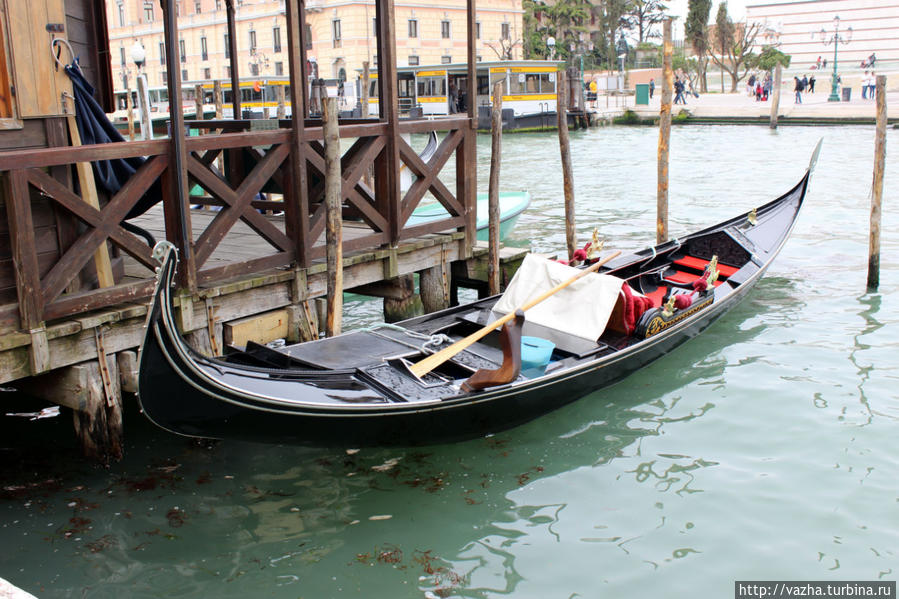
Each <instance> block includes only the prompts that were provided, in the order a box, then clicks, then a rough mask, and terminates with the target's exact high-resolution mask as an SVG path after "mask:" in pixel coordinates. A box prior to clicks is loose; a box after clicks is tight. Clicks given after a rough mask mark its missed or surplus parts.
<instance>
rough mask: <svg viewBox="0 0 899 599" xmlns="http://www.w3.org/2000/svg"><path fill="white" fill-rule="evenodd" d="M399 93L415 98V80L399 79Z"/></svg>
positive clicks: (405, 96)
mask: <svg viewBox="0 0 899 599" xmlns="http://www.w3.org/2000/svg"><path fill="white" fill-rule="evenodd" d="M397 84H398V85H397V94H399V97H400V98H414V97H415V80H414V79H400V80H399V81H397Z"/></svg>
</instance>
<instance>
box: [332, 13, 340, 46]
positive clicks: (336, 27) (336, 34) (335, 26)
mask: <svg viewBox="0 0 899 599" xmlns="http://www.w3.org/2000/svg"><path fill="white" fill-rule="evenodd" d="M340 39H341V35H340V19H334V20H333V21H331V40H332V41H333V42H334V47H335V48H339V47H340Z"/></svg>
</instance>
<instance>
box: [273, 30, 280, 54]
mask: <svg viewBox="0 0 899 599" xmlns="http://www.w3.org/2000/svg"><path fill="white" fill-rule="evenodd" d="M272 47H273V48H274V50H275V52H280V51H281V28H280V27H275V28H273V29H272Z"/></svg>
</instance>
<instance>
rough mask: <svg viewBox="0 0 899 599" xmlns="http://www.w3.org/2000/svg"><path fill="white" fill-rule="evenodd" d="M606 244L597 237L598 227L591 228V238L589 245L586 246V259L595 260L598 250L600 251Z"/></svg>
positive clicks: (597, 256)
mask: <svg viewBox="0 0 899 599" xmlns="http://www.w3.org/2000/svg"><path fill="white" fill-rule="evenodd" d="M605 244H606V242H605V241H601V240H600V239H599V229H598V228H594V229H593V238H592V239H591V241H590V247H589V248H587V260H596V259H597V258H599V254H600V252H602V248H603V246H604V245H605Z"/></svg>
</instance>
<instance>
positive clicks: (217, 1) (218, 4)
mask: <svg viewBox="0 0 899 599" xmlns="http://www.w3.org/2000/svg"><path fill="white" fill-rule="evenodd" d="M215 10H222V0H215Z"/></svg>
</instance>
